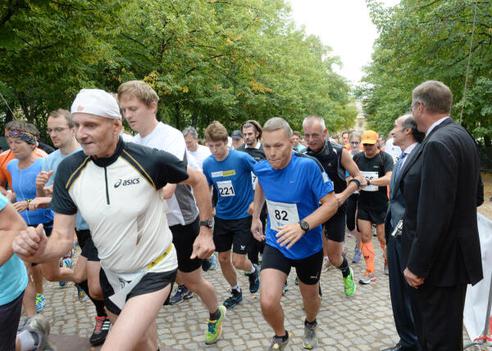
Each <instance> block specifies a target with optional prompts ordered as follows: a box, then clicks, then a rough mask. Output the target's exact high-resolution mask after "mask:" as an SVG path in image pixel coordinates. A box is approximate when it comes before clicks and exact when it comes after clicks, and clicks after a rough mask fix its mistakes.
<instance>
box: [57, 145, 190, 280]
mask: <svg viewBox="0 0 492 351" xmlns="http://www.w3.org/2000/svg"><path fill="white" fill-rule="evenodd" d="M187 178H188V174H187V171H186V166H185V164H184V163H183V162H182V161H180V160H178V159H177V158H176V157H175V156H173V155H171V154H169V153H167V152H165V151H160V150H156V149H151V148H148V147H145V146H141V145H137V144H134V143H125V142H123V140H122V139H121V138H120V140H119V142H118V145H117V148H116V151H115V153H114V155H113V156H111V157H109V158H103V159H92V158H91V157H89V156H86V155H85V154H84V153H83V152H82V151H80V152H77V153H75V154H72V155H71V156H69V157H67V158H66V159H64V160H63V161H62V162H61V164H60V166H59V167H58V171H57V173H56V178H55V185H54V193H53V200H52V203H51V205H52V207H53V210H54V211H55V212H56V213H60V214H66V215H74V214H75V213H76V212H77V209H78V210H80V213H81V214H82V216H83V217H84V218H85V220H86V221H87V223H88V224H89V227H90V230H91V234H92V239H93V241H94V244H95V246H96V247H97V249H98V252H99V259H100V260H101V265H102V266H103V268H105V269H110V270H111V271H113V272H115V273H131V272H137V271H139V270H141V269H143V268H144V267H145V266H146V265H147V264H148V263H150V262H152V261H153V260H154V259H156V258H157V257H158V256H159V255H161V254H162V253H163V252H164V251H165V250H166V249H167V248H168V246H169V245H170V244H171V242H172V234H171V231H170V230H169V226H168V223H167V219H166V202H165V201H164V200H163V199H161V197H160V192H159V191H158V190H159V189H161V188H162V187H164V186H165V185H166V184H167V183H178V182H181V181H183V180H185V179H187ZM176 267H177V264H176V253H175V251H174V250H173V253H172V254H170V255H168V256H166V258H165V259H164V260H163V262H161V263H160V264H159V265H158V269H157V270H156V269H153V271H158V272H165V271H169V270H173V269H175V268H176Z"/></svg>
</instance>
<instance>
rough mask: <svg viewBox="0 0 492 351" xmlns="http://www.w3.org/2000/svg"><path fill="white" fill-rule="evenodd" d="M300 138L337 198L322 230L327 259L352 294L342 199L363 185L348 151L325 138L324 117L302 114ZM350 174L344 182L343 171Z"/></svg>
mask: <svg viewBox="0 0 492 351" xmlns="http://www.w3.org/2000/svg"><path fill="white" fill-rule="evenodd" d="M302 127H303V129H304V138H305V139H306V141H307V143H308V148H307V150H306V154H307V155H309V156H312V157H314V158H316V159H317V160H318V161H319V162H320V163H321V165H322V166H323V168H324V170H325V172H326V173H327V174H328V176H329V177H330V179H331V180H332V181H333V184H334V187H335V194H336V197H337V200H338V211H337V213H336V214H335V215H334V216H333V217H331V218H330V220H329V221H328V222H326V223H325V224H324V234H325V237H326V240H327V248H328V250H327V251H328V259H329V262H330V263H331V264H332V265H334V266H335V267H337V268H338V269H339V270H340V271H341V272H342V277H343V286H344V292H345V295H346V296H353V295H354V294H355V291H356V285H355V283H354V272H353V270H352V268H350V266H349V263H348V261H347V258H346V257H345V256H343V244H344V241H345V221H346V219H345V214H346V206H345V201H346V200H347V199H348V197H349V196H350V195H351V194H353V193H354V192H355V191H357V190H358V189H359V188H360V186H361V185H365V179H364V178H363V177H362V176H361V174H360V172H359V168H358V167H357V165H356V164H355V162H354V161H353V160H352V157H351V156H350V153H349V152H348V151H347V150H345V149H344V148H343V146H341V145H338V144H333V143H331V142H330V141H328V130H327V129H326V127H325V121H324V119H323V118H321V117H318V116H309V117H306V118H304V121H303V123H302ZM347 171H348V173H349V175H350V176H351V177H352V179H351V180H350V182H349V184H348V186H347V181H346V178H347V176H346V172H347Z"/></svg>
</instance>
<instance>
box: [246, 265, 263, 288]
mask: <svg viewBox="0 0 492 351" xmlns="http://www.w3.org/2000/svg"><path fill="white" fill-rule="evenodd" d="M253 267H254V268H255V271H254V272H253V273H249V274H246V275H247V276H248V279H249V292H250V293H252V294H254V293H255V292H257V291H258V289H259V288H260V267H258V265H256V264H253Z"/></svg>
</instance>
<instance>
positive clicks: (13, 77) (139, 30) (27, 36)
mask: <svg viewBox="0 0 492 351" xmlns="http://www.w3.org/2000/svg"><path fill="white" fill-rule="evenodd" d="M289 14H290V10H289V8H288V7H287V5H286V4H285V3H284V1H283V0H269V1H264V0H220V1H219V0H186V1H182V0H166V1H163V0H129V1H123V0H105V1H96V0H92V1H87V0H57V1H34V0H33V1H27V0H25V1H14V0H10V1H9V2H8V4H6V5H0V19H1V18H7V20H6V21H4V22H1V20H0V92H2V93H3V94H4V95H5V96H6V97H8V100H9V104H10V105H11V106H13V107H15V108H17V107H20V108H22V110H23V112H24V114H25V115H26V117H27V118H28V119H29V120H31V121H36V122H37V123H38V124H42V123H43V120H44V118H45V116H46V113H47V111H49V110H50V109H54V108H58V107H60V106H61V107H68V106H69V104H70V102H71V101H72V99H73V96H74V95H75V93H76V92H77V91H78V90H79V89H80V88H82V87H100V88H103V89H106V90H109V91H116V90H117V88H118V86H119V84H121V83H122V82H124V81H127V80H130V79H144V80H145V81H147V82H148V83H149V84H151V85H152V86H153V87H154V88H155V90H156V91H157V92H158V94H159V97H160V104H159V105H160V106H159V108H160V110H159V116H160V118H161V119H162V120H165V121H166V122H168V123H170V124H173V125H175V126H176V127H177V128H180V129H181V128H184V127H185V126H187V125H190V124H191V125H194V126H198V127H199V128H203V127H205V126H206V125H207V124H208V123H210V122H211V121H212V120H215V119H217V120H220V121H222V122H223V123H224V124H225V125H226V126H227V127H228V129H231V130H232V129H237V128H238V127H239V126H240V124H241V123H242V122H243V121H244V120H246V119H249V118H253V119H257V120H259V121H260V122H264V121H265V120H266V119H268V118H269V117H272V116H275V115H281V116H284V117H286V118H287V119H288V120H289V121H290V122H291V123H292V125H293V127H294V128H300V126H301V121H302V118H303V117H304V116H306V115H308V114H317V115H322V116H325V117H326V119H327V124H328V127H329V128H330V129H332V130H337V129H341V128H346V127H348V126H350V125H352V124H353V121H354V119H355V116H356V111H355V107H354V104H353V99H352V98H351V97H350V96H349V86H348V84H347V83H346V82H345V81H344V80H343V79H342V78H341V77H340V76H339V75H337V74H335V73H334V72H333V70H332V67H331V66H332V65H333V64H334V63H336V62H337V61H336V60H337V59H336V58H335V57H333V56H332V55H331V54H330V49H329V48H328V47H325V46H323V45H322V44H321V43H320V41H319V39H318V38H316V37H312V36H306V35H305V33H304V32H303V31H299V30H296V29H295V27H294V25H293V23H292V22H291V20H290V19H289ZM0 106H2V104H1V103H0ZM0 108H2V107H0ZM4 109H5V108H4Z"/></svg>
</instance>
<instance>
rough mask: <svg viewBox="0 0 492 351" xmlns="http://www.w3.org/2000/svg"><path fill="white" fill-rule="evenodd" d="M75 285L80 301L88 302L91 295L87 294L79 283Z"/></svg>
mask: <svg viewBox="0 0 492 351" xmlns="http://www.w3.org/2000/svg"><path fill="white" fill-rule="evenodd" d="M75 287H76V288H77V297H78V299H79V302H86V301H87V300H89V296H87V294H86V293H85V291H84V290H83V289H82V288H81V287H80V285H79V284H75Z"/></svg>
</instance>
